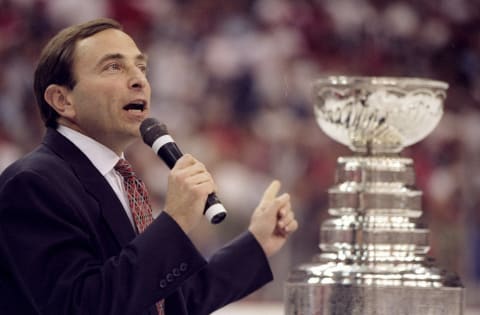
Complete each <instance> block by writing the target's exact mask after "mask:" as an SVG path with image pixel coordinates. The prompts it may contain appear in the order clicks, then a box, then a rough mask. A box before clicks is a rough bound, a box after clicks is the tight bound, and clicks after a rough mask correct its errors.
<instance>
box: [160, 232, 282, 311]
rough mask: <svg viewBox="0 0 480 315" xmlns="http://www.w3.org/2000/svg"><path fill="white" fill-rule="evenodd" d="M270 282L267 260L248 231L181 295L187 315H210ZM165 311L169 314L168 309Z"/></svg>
mask: <svg viewBox="0 0 480 315" xmlns="http://www.w3.org/2000/svg"><path fill="white" fill-rule="evenodd" d="M271 280H273V274H272V271H271V269H270V266H269V263H268V260H267V257H266V256H265V253H264V251H263V249H262V248H261V246H260V244H259V243H258V242H257V240H256V239H255V237H254V236H253V235H252V234H251V233H250V232H248V231H247V232H244V233H243V234H242V235H240V236H239V237H237V238H236V239H235V240H233V241H232V242H231V243H230V244H228V245H227V246H225V247H223V248H222V249H221V250H219V251H218V252H216V253H215V254H214V255H213V256H212V257H211V258H210V259H209V262H208V264H207V266H206V267H205V268H203V269H202V270H200V271H199V272H198V273H196V274H195V275H194V276H192V277H191V278H190V279H189V280H188V281H187V282H186V283H185V284H184V285H183V286H182V293H183V295H184V299H185V303H186V308H187V310H188V314H191V315H207V314H210V313H211V312H213V311H215V310H217V309H219V308H221V307H223V306H225V305H227V304H229V303H231V302H234V301H236V300H239V299H241V298H243V297H245V296H247V295H248V294H250V293H252V292H253V291H255V290H257V289H258V288H260V287H261V286H263V285H265V284H266V283H267V282H269V281H271ZM167 303H168V300H167ZM166 307H167V308H166V311H167V313H168V310H169V305H168V304H167V305H166Z"/></svg>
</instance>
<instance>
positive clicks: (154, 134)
mask: <svg viewBox="0 0 480 315" xmlns="http://www.w3.org/2000/svg"><path fill="white" fill-rule="evenodd" d="M140 134H141V135H142V139H143V142H145V143H146V144H148V145H149V146H152V144H153V143H154V142H155V140H157V139H158V138H159V137H161V136H164V135H168V130H167V126H166V125H165V124H162V123H160V122H159V121H158V120H156V119H155V118H151V117H150V118H147V119H145V120H144V121H143V122H142V124H141V125H140Z"/></svg>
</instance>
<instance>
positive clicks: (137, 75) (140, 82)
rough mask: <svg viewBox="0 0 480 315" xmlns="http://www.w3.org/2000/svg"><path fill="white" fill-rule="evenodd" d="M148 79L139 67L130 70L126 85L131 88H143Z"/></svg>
mask: <svg viewBox="0 0 480 315" xmlns="http://www.w3.org/2000/svg"><path fill="white" fill-rule="evenodd" d="M147 84H148V80H147V77H146V76H145V73H143V72H142V71H141V70H140V69H138V68H136V70H132V71H131V74H130V78H129V82H128V86H129V87H130V88H132V89H143V88H145V86H147Z"/></svg>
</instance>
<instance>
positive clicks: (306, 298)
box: [285, 77, 464, 315]
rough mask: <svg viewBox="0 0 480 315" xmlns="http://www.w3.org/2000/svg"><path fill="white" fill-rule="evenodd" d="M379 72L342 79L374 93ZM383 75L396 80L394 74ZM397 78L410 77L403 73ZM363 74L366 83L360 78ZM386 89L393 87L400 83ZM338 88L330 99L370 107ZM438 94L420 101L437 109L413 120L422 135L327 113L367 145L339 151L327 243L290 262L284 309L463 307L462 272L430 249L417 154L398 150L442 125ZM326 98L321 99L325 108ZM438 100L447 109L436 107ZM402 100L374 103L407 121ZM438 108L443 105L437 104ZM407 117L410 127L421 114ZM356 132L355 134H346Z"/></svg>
mask: <svg viewBox="0 0 480 315" xmlns="http://www.w3.org/2000/svg"><path fill="white" fill-rule="evenodd" d="M342 78H343V77H342ZM332 80H333V79H332V78H329V79H328V80H325V79H324V80H319V81H317V84H316V86H315V87H314V89H315V91H317V92H318V91H322V86H321V84H320V83H319V82H323V84H326V85H327V87H328V88H329V89H330V88H331V87H330V85H331V84H332V83H331V82H332ZM338 80H344V79H338ZM371 80H372V79H371V78H365V79H361V78H354V79H345V80H344V81H341V82H343V83H341V84H342V86H344V88H345V89H346V90H349V91H352V90H354V88H353V87H351V86H349V85H348V84H347V83H348V82H353V83H352V84H353V85H354V86H355V89H357V90H358V91H357V92H355V93H357V94H361V95H364V94H368V93H366V92H365V91H364V90H367V91H370V90H372V89H373V88H372V86H370V85H368V84H367V83H366V82H370V81H371ZM377 80H380V82H387V81H385V80H386V79H385V80H381V79H379V78H377ZM394 80H395V82H399V81H401V79H399V78H396V79H394ZM333 81H334V80H333ZM345 82H347V83H345ZM358 82H362V84H364V85H366V87H359V85H358ZM388 82H394V81H393V80H392V81H388ZM408 82H410V83H409V90H411V91H418V90H419V89H420V88H415V86H414V85H415V84H418V86H419V87H421V88H423V89H427V90H428V89H430V88H434V89H439V88H440V87H441V86H443V89H445V88H446V84H443V85H442V83H438V82H435V81H425V82H426V83H425V82H424V81H422V80H420V79H414V80H412V79H409V81H408ZM412 82H413V83H412ZM392 84H393V83H392ZM383 86H384V85H383ZM373 87H374V88H375V89H376V91H377V92H378V89H380V90H381V87H379V85H378V84H373ZM385 89H386V90H388V91H391V90H394V88H393V87H392V86H388V87H386V88H385ZM335 93H336V92H335ZM335 93H334V94H335ZM388 93H390V92H388ZM332 95H333V94H332ZM444 96H445V95H443V96H442V99H443V98H444ZM335 97H337V96H334V97H333V98H332V99H330V100H329V102H330V103H331V104H330V105H329V106H330V108H337V109H338V110H339V111H342V110H343V107H350V108H352V107H355V106H360V107H361V106H363V105H361V104H360V105H354V104H353V103H349V102H339V103H338V104H333V103H335V101H334V99H335ZM437 101H438V99H437V98H433V99H430V98H429V99H424V101H423V103H422V105H421V106H420V107H419V108H417V110H416V114H417V115H420V116H421V117H430V118H428V119H426V120H430V121H429V122H428V123H427V122H425V125H423V126H421V127H420V126H413V127H412V128H413V129H416V131H417V132H418V133H419V134H418V135H416V136H411V133H410V132H408V131H401V132H396V133H395V134H396V135H399V136H400V135H401V137H398V138H395V137H393V136H392V137H390V136H388V137H383V138H382V137H377V134H376V133H374V132H371V130H373V129H368V128H366V129H362V128H363V127H362V126H363V125H362V124H357V125H356V126H355V127H354V126H353V125H351V124H350V125H348V126H343V125H342V123H341V122H342V120H340V121H336V122H335V123H332V121H328V124H330V125H335V126H336V127H335V128H333V129H328V128H327V130H330V132H331V133H332V134H333V135H334V136H332V137H333V138H334V139H336V140H338V141H340V142H342V143H345V144H347V145H349V146H350V147H352V148H354V149H355V150H356V151H358V152H363V153H362V155H357V156H352V157H339V158H338V160H337V169H336V173H335V175H336V176H335V183H334V185H333V186H332V187H331V188H330V189H329V191H328V193H329V214H330V215H331V216H332V218H330V219H328V220H326V221H324V222H323V223H322V226H321V229H320V240H321V241H320V250H321V251H320V253H319V254H318V255H317V256H316V257H314V259H313V260H312V261H311V262H309V263H305V264H302V265H300V266H297V267H296V268H295V269H293V270H292V271H291V273H290V275H289V278H288V280H287V282H286V284H285V314H287V315H293V314H297V315H300V314H301V315H313V314H315V315H333V314H335V315H340V314H341V315H349V314H351V315H357V314H358V315H360V314H362V315H373V314H391V315H400V314H405V315H406V314H409V315H426V314H427V315H429V314H432V315H433V314H436V315H437V314H448V315H457V314H464V289H463V287H462V284H461V282H460V279H459V278H458V277H457V276H456V275H455V274H453V273H448V272H446V271H445V270H442V269H441V268H440V267H438V266H436V264H435V261H434V260H433V259H432V258H427V256H426V254H427V252H428V250H429V240H428V235H429V233H428V229H427V228H426V227H423V226H419V224H418V223H417V222H416V221H417V218H418V217H420V216H421V214H422V209H421V197H422V192H421V191H419V190H417V189H416V188H415V173H414V168H413V161H412V159H410V158H406V157H401V156H400V155H399V154H396V153H395V154H394V153H392V152H395V151H398V150H401V148H403V147H404V146H405V145H408V144H411V143H414V142H415V141H418V140H419V139H421V138H423V137H424V136H426V134H427V133H428V132H430V131H431V130H432V129H433V128H434V127H435V125H436V123H438V121H439V117H437V116H436V115H438V113H441V112H442V109H441V103H440V104H438V103H437ZM332 104H333V105H332ZM369 104H373V103H369ZM318 105H319V104H318V103H316V109H317V111H318V108H319V106H318ZM396 105H398V106H407V105H401V104H400V105H399V104H398V103H396ZM417 105H418V104H417ZM438 105H440V108H437V106H438ZM322 106H323V105H322ZM394 106H395V104H393V103H392V104H391V103H384V102H381V101H378V99H377V101H376V103H375V106H374V107H375V108H378V112H385V115H384V117H390V118H389V119H390V120H389V119H387V118H386V119H385V120H384V123H383V124H384V125H385V126H387V127H389V126H394V127H395V128H396V130H401V129H399V128H398V126H399V124H396V123H395V124H394V123H393V122H395V121H396V120H395V119H393V118H392V117H394V116H395V115H397V114H395V113H396V111H395V110H394V109H393V108H392V107H394ZM320 107H321V106H320ZM367 107H371V106H370V105H368V106H367ZM422 108H423V109H422ZM432 108H435V110H433V111H432V110H431V109H432ZM422 111H427V112H428V111H430V112H431V113H435V115H433V114H425V113H422ZM391 112H393V113H394V114H391ZM397 112H398V111H397ZM367 116H368V115H367ZM371 117H377V116H375V115H373V116H371ZM398 117H399V116H398ZM317 119H318V120H319V124H320V125H321V126H323V127H325V125H326V124H325V122H324V121H322V119H326V120H328V119H329V118H325V117H323V118H322V116H321V115H318V113H317ZM372 119H374V118H372ZM404 119H405V118H404ZM350 121H351V120H349V119H345V120H343V122H350ZM402 123H403V124H404V125H405V128H406V127H408V124H409V123H412V124H413V123H415V120H414V119H411V120H409V121H404V122H402ZM372 125H373V124H368V126H372ZM389 128H390V127H389ZM392 128H393V127H392ZM395 128H394V129H395ZM359 129H362V130H363V131H362V130H359ZM387 129H388V128H387ZM324 130H325V128H324ZM350 133H351V134H350ZM347 134H348V137H345V135H347ZM330 135H331V134H330ZM383 135H384V136H385V135H386V134H383ZM355 141H357V142H355Z"/></svg>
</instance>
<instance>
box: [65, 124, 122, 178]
mask: <svg viewBox="0 0 480 315" xmlns="http://www.w3.org/2000/svg"><path fill="white" fill-rule="evenodd" d="M57 131H58V132H59V133H61V134H62V135H63V136H64V137H65V138H67V139H68V140H70V141H71V142H72V143H73V144H74V145H76V146H77V147H78V148H79V149H80V151H82V152H83V154H85V155H86V156H87V158H88V159H89V160H90V162H92V164H93V165H94V166H95V168H97V170H98V171H99V172H100V173H101V174H102V175H103V176H105V175H106V174H107V173H108V172H110V171H111V170H112V169H113V167H114V166H115V164H117V162H118V160H119V159H120V158H123V153H122V156H118V155H117V154H116V153H115V152H113V151H112V150H110V149H109V148H107V147H106V146H104V145H103V144H101V143H100V142H98V141H95V140H94V139H92V138H90V137H88V136H86V135H84V134H82V133H80V132H78V131H75V130H73V129H71V128H69V127H66V126H63V125H59V126H58V128H57Z"/></svg>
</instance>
